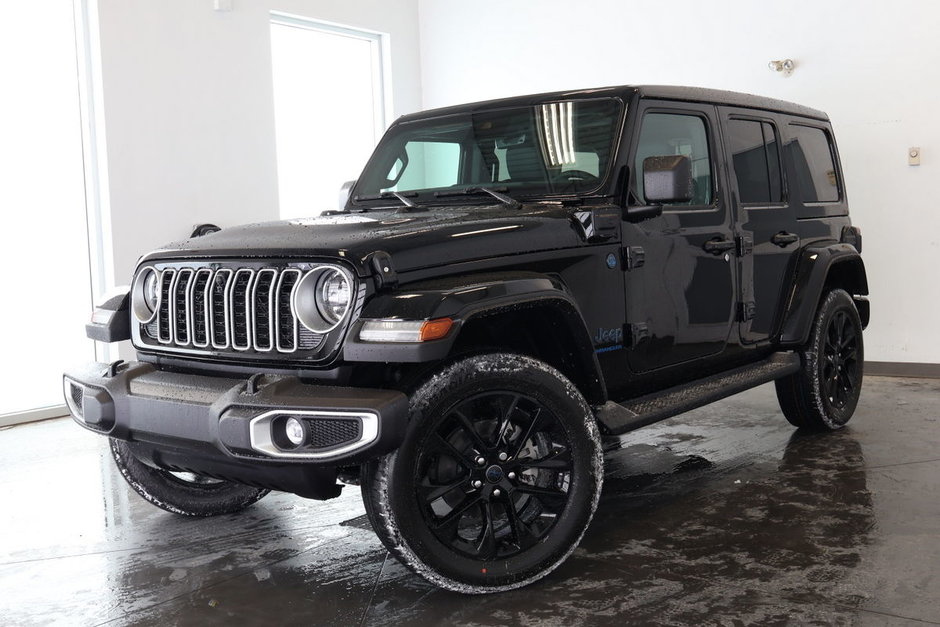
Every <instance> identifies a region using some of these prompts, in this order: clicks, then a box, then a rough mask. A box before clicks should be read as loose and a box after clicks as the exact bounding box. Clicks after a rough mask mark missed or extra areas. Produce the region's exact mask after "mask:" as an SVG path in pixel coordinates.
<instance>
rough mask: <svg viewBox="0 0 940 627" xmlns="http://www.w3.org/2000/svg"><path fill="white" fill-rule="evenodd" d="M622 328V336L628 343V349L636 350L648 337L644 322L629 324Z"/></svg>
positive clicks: (648, 332) (647, 328)
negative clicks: (624, 328) (624, 330)
mask: <svg viewBox="0 0 940 627" xmlns="http://www.w3.org/2000/svg"><path fill="white" fill-rule="evenodd" d="M624 326H625V327H626V333H624V336H625V337H626V338H627V339H628V340H629V341H630V348H636V347H637V346H639V345H640V344H641V343H642V342H644V341H646V340H648V339H649V337H650V330H649V327H648V326H647V325H646V323H645V322H631V323H628V324H626V325H624Z"/></svg>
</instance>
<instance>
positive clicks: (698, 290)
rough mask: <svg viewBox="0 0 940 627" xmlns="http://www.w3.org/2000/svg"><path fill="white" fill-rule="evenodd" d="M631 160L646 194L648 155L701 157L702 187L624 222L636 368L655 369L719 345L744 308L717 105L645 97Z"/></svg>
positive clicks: (636, 195)
mask: <svg viewBox="0 0 940 627" xmlns="http://www.w3.org/2000/svg"><path fill="white" fill-rule="evenodd" d="M640 107H641V108H640V110H639V111H638V114H637V119H636V120H637V121H636V131H635V132H634V133H633V137H634V139H633V146H632V149H631V153H630V155H631V157H630V162H629V167H630V170H631V177H630V185H631V190H630V191H631V196H632V199H631V202H633V203H638V204H646V201H645V198H644V196H643V174H642V172H643V160H644V159H646V158H647V157H653V156H664V155H684V156H687V157H689V159H690V160H691V161H692V175H693V179H694V197H693V199H692V201H690V202H688V203H684V204H682V205H670V206H666V207H664V209H663V214H662V215H661V216H659V217H656V218H652V219H649V220H645V221H642V222H638V223H631V222H625V223H624V228H623V241H624V248H625V253H626V254H625V257H626V258H627V267H628V268H629V269H628V270H627V271H626V272H625V275H626V281H625V288H626V309H627V323H628V324H627V327H626V328H627V332H628V333H629V335H630V337H629V338H628V341H629V342H630V344H631V348H630V351H629V353H628V357H627V359H628V363H629V365H630V369H631V370H632V371H633V372H636V373H642V372H648V371H651V370H655V369H658V368H664V367H668V366H672V365H676V364H681V363H684V362H689V361H691V360H695V359H699V358H702V357H707V356H710V355H717V354H718V353H720V352H722V351H723V350H724V348H725V345H726V343H727V341H728V335H729V333H730V331H731V327H732V324H733V322H734V315H735V302H736V296H735V292H736V272H735V266H736V257H735V249H734V247H735V239H734V233H733V231H732V228H733V227H732V220H731V216H730V211H729V205H728V203H727V201H726V199H725V198H724V197H723V194H719V186H718V184H717V182H718V181H719V180H720V177H721V176H722V173H721V168H720V166H719V162H718V161H719V160H717V159H716V158H715V155H718V154H720V149H719V143H718V141H717V133H716V132H715V130H716V129H717V119H716V109H715V107H713V106H707V105H701V106H698V105H693V104H688V103H667V102H656V101H643V102H641V104H640Z"/></svg>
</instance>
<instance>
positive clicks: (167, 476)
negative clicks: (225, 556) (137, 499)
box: [111, 438, 269, 516]
mask: <svg viewBox="0 0 940 627" xmlns="http://www.w3.org/2000/svg"><path fill="white" fill-rule="evenodd" d="M111 456H112V457H113V458H114V463H115V465H117V467H118V470H120V471H121V476H123V477H124V479H125V481H127V483H128V485H130V487H131V489H133V490H134V492H136V493H137V494H139V495H140V496H142V497H144V498H145V499H146V500H147V501H149V502H150V503H152V504H153V505H156V506H157V507H159V508H161V509H165V510H167V511H168V512H173V513H174V514H179V515H180V516H216V515H218V514H232V513H235V512H240V511H241V510H243V509H245V508H246V507H248V506H249V505H252V504H254V503H256V502H257V501H259V500H261V499H262V498H263V497H264V496H265V495H266V494H267V493H268V492H269V490H265V489H263V488H255V487H252V486H247V485H242V484H240V483H234V482H231V481H222V480H218V479H210V478H208V477H203V476H201V475H192V474H190V473H172V472H170V471H168V470H161V469H158V468H152V467H151V466H148V465H146V464H144V463H143V462H142V461H140V460H139V459H137V458H136V457H135V456H134V453H133V451H132V450H131V447H130V445H128V443H127V442H124V441H123V440H117V439H114V438H111Z"/></svg>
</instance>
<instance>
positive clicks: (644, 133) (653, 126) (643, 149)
mask: <svg viewBox="0 0 940 627" xmlns="http://www.w3.org/2000/svg"><path fill="white" fill-rule="evenodd" d="M673 155H684V156H686V157H688V158H689V159H690V160H691V161H692V178H693V183H694V195H693V198H692V201H691V202H688V203H682V204H688V205H710V204H711V202H712V165H711V159H710V158H709V153H708V133H707V132H706V130H705V120H704V119H702V118H700V117H698V116H695V115H684V114H676V113H650V114H647V115H646V116H645V117H644V118H643V126H642V127H641V128H640V139H639V143H638V144H637V150H636V159H635V160H634V167H635V168H636V170H635V172H636V176H634V177H633V181H634V189H633V192H634V194H636V197H637V198H638V199H640V201H641V202H645V201H646V199H645V196H644V195H643V160H644V159H646V158H647V157H663V156H673Z"/></svg>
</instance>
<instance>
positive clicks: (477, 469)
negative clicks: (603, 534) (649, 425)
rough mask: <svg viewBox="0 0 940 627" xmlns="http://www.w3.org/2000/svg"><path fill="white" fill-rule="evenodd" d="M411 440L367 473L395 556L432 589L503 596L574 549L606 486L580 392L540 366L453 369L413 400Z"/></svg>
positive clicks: (472, 361)
mask: <svg viewBox="0 0 940 627" xmlns="http://www.w3.org/2000/svg"><path fill="white" fill-rule="evenodd" d="M411 412H412V421H411V424H410V425H409V429H408V433H407V435H406V438H405V442H404V443H403V444H402V446H401V447H400V448H399V449H398V450H396V451H395V452H393V453H390V454H389V455H387V456H385V457H383V458H381V459H379V460H376V461H374V462H371V463H369V464H367V465H366V466H365V467H364V468H363V473H362V488H363V500H364V502H365V505H366V512H367V513H368V515H369V519H370V521H371V522H372V525H373V527H374V528H375V530H376V533H377V534H378V536H379V538H381V540H382V542H383V543H384V544H385V546H386V547H387V548H388V549H389V550H390V551H391V552H392V553H393V554H394V555H395V556H396V557H398V558H399V560H401V561H402V562H403V563H404V564H405V565H406V566H408V567H409V568H411V569H412V570H413V571H414V572H416V573H418V574H419V575H421V576H422V577H424V578H426V579H428V580H429V581H431V582H432V583H434V584H436V585H438V586H441V587H443V588H447V589H450V590H456V591H460V592H467V593H482V592H496V591H500V590H508V589H511V588H517V587H520V586H523V585H526V584H528V583H530V582H532V581H535V580H536V579H539V578H541V577H543V576H545V575H546V574H548V573H549V572H551V571H552V570H553V569H554V568H555V567H557V566H558V565H559V564H560V563H561V562H562V561H564V560H565V558H566V557H567V556H568V555H569V554H570V553H571V552H572V551H573V550H574V549H575V547H576V546H577V544H578V542H579V541H580V539H581V536H582V535H583V534H584V532H585V530H586V529H587V525H588V524H589V522H590V520H591V517H592V515H593V513H594V509H595V507H596V506H597V501H598V498H599V497H600V489H601V484H602V482H603V463H602V457H601V445H600V435H599V433H598V430H597V424H596V422H595V418H594V415H593V413H592V412H591V409H590V407H589V406H588V405H587V403H586V402H585V400H584V398H583V397H582V395H581V394H580V392H579V391H578V390H577V388H575V387H574V386H573V385H572V384H571V382H570V381H569V380H568V379H567V378H565V377H564V376H563V375H562V374H561V373H559V372H558V371H557V370H555V369H554V368H552V367H550V366H548V365H547V364H544V363H542V362H539V361H537V360H535V359H532V358H530V357H526V356H522V355H514V354H505V353H495V354H487V355H478V356H475V357H468V358H465V359H462V360H460V361H457V362H455V363H453V364H451V365H450V366H447V367H445V368H444V369H443V370H442V371H441V372H439V373H437V374H435V375H434V376H433V377H431V378H430V379H429V380H427V381H426V382H425V383H424V384H423V385H421V386H420V387H419V388H418V389H417V390H415V391H413V393H412V394H411Z"/></svg>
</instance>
